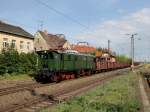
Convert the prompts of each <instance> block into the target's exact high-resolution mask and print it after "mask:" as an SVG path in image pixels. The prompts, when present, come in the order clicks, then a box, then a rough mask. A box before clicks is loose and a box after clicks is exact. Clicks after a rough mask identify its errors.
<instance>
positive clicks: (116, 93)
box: [41, 74, 140, 112]
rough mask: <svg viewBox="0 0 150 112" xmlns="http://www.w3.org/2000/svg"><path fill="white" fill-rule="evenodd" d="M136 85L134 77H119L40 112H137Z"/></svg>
mask: <svg viewBox="0 0 150 112" xmlns="http://www.w3.org/2000/svg"><path fill="white" fill-rule="evenodd" d="M137 84H138V83H137V77H136V75H133V74H129V75H126V76H120V77H118V78H115V79H113V80H112V81H110V82H107V83H106V84H104V85H103V86H101V87H97V88H95V89H93V90H91V91H89V92H87V93H85V94H83V95H81V96H78V97H75V98H73V99H71V100H68V101H66V102H63V103H60V104H58V105H57V106H55V107H52V108H48V109H44V110H42V111H41V112H139V111H140V101H139V99H138V94H137V93H139V92H138V91H137V87H138V86H137Z"/></svg>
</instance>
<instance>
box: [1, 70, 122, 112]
mask: <svg viewBox="0 0 150 112" xmlns="http://www.w3.org/2000/svg"><path fill="white" fill-rule="evenodd" d="M120 75H122V73H115V74H112V75H108V76H104V77H101V78H97V79H95V80H94V79H93V80H90V81H88V82H86V83H84V84H82V85H80V86H75V85H74V86H72V87H70V88H62V89H59V90H58V91H56V92H54V93H53V94H50V95H48V94H36V93H35V95H36V96H37V97H36V98H34V99H31V100H30V101H27V102H22V103H19V104H15V105H12V106H10V107H7V108H5V109H3V110H0V112H14V111H16V112H22V111H24V112H29V111H30V112H31V111H32V112H36V111H39V110H40V109H41V108H43V107H47V106H52V105H55V104H57V103H58V102H61V101H64V100H67V99H68V98H70V97H73V96H76V95H78V94H80V93H82V92H83V91H87V90H89V89H91V88H94V87H96V86H98V85H100V84H103V83H104V82H106V81H108V80H110V79H112V78H114V77H116V76H120ZM33 86H34V85H33ZM25 89H26V88H25ZM31 105H32V106H31ZM39 105H40V106H39ZM43 105H45V106H43ZM22 108H23V109H22Z"/></svg>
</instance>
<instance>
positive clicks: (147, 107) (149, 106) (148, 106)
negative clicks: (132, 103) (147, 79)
mask: <svg viewBox="0 0 150 112" xmlns="http://www.w3.org/2000/svg"><path fill="white" fill-rule="evenodd" d="M139 87H140V92H141V99H142V103H143V110H144V112H150V102H149V99H148V96H147V93H146V91H145V87H144V81H143V79H142V77H141V76H139Z"/></svg>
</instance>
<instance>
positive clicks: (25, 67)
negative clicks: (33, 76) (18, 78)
mask: <svg viewBox="0 0 150 112" xmlns="http://www.w3.org/2000/svg"><path fill="white" fill-rule="evenodd" d="M36 59H37V55H36V54H34V53H27V54H25V53H20V54H19V53H18V52H17V51H16V50H15V49H12V48H8V49H3V50H2V52H1V54H0V75H3V76H4V75H6V74H9V75H14V74H26V73H32V72H34V71H36Z"/></svg>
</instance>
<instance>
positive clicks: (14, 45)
mask: <svg viewBox="0 0 150 112" xmlns="http://www.w3.org/2000/svg"><path fill="white" fill-rule="evenodd" d="M11 47H12V48H15V47H16V40H12V43H11Z"/></svg>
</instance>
